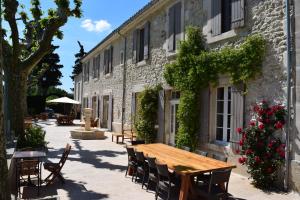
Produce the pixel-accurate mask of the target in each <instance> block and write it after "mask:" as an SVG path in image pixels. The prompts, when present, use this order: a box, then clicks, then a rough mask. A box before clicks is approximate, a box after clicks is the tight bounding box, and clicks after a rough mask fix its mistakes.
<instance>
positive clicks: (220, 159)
mask: <svg viewBox="0 0 300 200" xmlns="http://www.w3.org/2000/svg"><path fill="white" fill-rule="evenodd" d="M212 158H213V159H216V160H219V161H223V162H227V160H228V158H227V157H225V156H221V155H217V154H213V155H212Z"/></svg>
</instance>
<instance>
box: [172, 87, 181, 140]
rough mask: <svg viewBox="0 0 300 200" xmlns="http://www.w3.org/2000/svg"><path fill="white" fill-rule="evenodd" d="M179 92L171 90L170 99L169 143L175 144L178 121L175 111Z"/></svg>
mask: <svg viewBox="0 0 300 200" xmlns="http://www.w3.org/2000/svg"><path fill="white" fill-rule="evenodd" d="M179 99H180V92H178V91H172V92H171V100H170V133H171V141H170V143H171V144H175V139H176V134H177V132H178V127H179V123H178V120H177V111H178V106H179Z"/></svg>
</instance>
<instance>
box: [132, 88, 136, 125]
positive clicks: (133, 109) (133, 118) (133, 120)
mask: <svg viewBox="0 0 300 200" xmlns="http://www.w3.org/2000/svg"><path fill="white" fill-rule="evenodd" d="M135 97H136V93H132V96H131V123H132V125H134V122H135V112H136V110H135V99H136V98H135Z"/></svg>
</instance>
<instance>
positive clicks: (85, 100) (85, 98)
mask: <svg viewBox="0 0 300 200" xmlns="http://www.w3.org/2000/svg"><path fill="white" fill-rule="evenodd" d="M88 107H89V98H88V97H84V98H83V108H88Z"/></svg>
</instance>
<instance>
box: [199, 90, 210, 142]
mask: <svg viewBox="0 0 300 200" xmlns="http://www.w3.org/2000/svg"><path fill="white" fill-rule="evenodd" d="M209 111H210V92H209V88H205V89H202V90H201V92H200V135H199V142H200V143H202V144H203V143H206V142H209Z"/></svg>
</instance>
